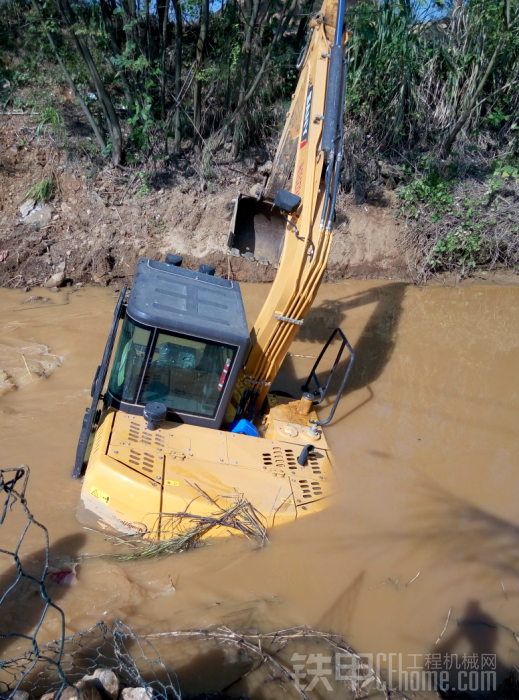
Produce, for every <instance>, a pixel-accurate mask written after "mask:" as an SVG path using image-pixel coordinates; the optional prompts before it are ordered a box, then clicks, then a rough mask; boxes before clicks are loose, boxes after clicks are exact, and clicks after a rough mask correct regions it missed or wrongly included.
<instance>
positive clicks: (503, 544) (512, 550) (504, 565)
mask: <svg viewBox="0 0 519 700" xmlns="http://www.w3.org/2000/svg"><path fill="white" fill-rule="evenodd" d="M413 503H414V507H411V508H410V509H409V510H408V513H407V515H406V516H405V519H404V520H403V522H402V524H403V529H402V531H401V532H399V533H396V532H391V533H388V532H387V533H385V534H384V535H381V536H382V537H383V538H387V537H391V538H395V537H396V538H400V539H407V540H409V541H410V542H416V545H417V547H420V548H421V549H423V547H424V546H426V547H427V548H428V549H430V548H432V549H433V551H434V550H436V552H437V553H438V555H439V557H440V559H442V560H447V561H449V562H462V563H464V564H471V565H475V566H477V567H478V568H479V569H481V570H482V571H483V572H485V571H486V572H488V574H489V575H491V576H492V577H493V578H495V576H496V575H497V576H514V577H518V576H519V526H518V525H517V524H516V523H514V522H512V521H510V520H507V519H505V518H502V517H500V516H498V515H494V514H493V513H491V512H489V511H487V510H485V509H483V508H480V507H479V506H477V505H474V504H473V503H471V502H469V501H467V500H465V499H463V498H460V497H459V496H455V495H453V494H452V493H449V492H448V491H446V490H445V489H443V488H441V487H440V486H438V485H437V484H435V483H434V482H433V481H431V480H429V479H426V477H423V476H420V481H419V483H418V485H417V487H416V488H415V490H414V498H413ZM514 597H515V596H514Z"/></svg>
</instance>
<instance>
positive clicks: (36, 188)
mask: <svg viewBox="0 0 519 700" xmlns="http://www.w3.org/2000/svg"><path fill="white" fill-rule="evenodd" d="M53 194H54V182H53V180H52V179H48V178H47V179H45V180H40V182H37V183H36V184H35V185H33V186H32V187H31V189H30V190H29V191H28V192H27V194H26V195H25V197H24V198H23V201H24V202H25V200H26V199H34V201H35V203H36V204H45V202H48V201H49V200H50V199H52V195H53Z"/></svg>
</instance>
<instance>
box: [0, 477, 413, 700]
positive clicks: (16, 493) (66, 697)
mask: <svg viewBox="0 0 519 700" xmlns="http://www.w3.org/2000/svg"><path fill="white" fill-rule="evenodd" d="M28 480H29V468H28V467H27V466H25V465H23V466H21V467H19V468H16V469H5V470H0V503H1V504H2V506H1V517H0V526H1V525H4V523H5V521H6V519H7V518H8V517H13V518H14V519H15V524H16V523H18V522H20V533H19V537H18V539H17V540H16V538H15V540H14V542H15V546H14V548H13V549H12V550H9V549H3V548H1V549H0V553H1V554H3V555H7V557H8V558H11V559H12V562H13V567H12V571H13V575H12V576H11V577H10V579H9V580H8V584H7V586H6V590H5V592H3V593H2V591H1V590H0V640H5V643H6V644H7V645H8V648H10V646H15V647H17V649H18V650H19V649H20V646H24V647H25V648H24V649H23V650H22V651H18V653H17V654H16V655H14V656H12V657H11V658H8V659H5V660H2V661H0V698H12V699H13V700H28V696H27V695H25V696H23V697H22V696H20V695H19V693H20V691H22V692H25V693H28V694H29V695H30V696H32V697H33V698H39V697H41V696H43V695H45V694H47V693H52V694H53V695H52V696H48V697H47V698H46V699H45V700H60V698H63V700H74V698H77V700H81V699H82V698H83V700H85V698H90V700H95V698H91V696H89V695H88V694H87V695H86V696H85V695H81V692H80V689H81V681H84V680H90V678H92V677H93V675H94V674H95V673H98V672H99V671H100V670H102V669H109V670H111V671H113V673H114V674H115V677H116V680H117V692H116V693H115V695H112V696H111V695H110V694H108V695H107V694H106V693H101V695H100V696H99V695H98V696H96V697H97V700H117V698H119V700H147V698H150V700H152V699H153V700H160V699H163V700H181V698H182V697H183V694H182V692H181V684H182V680H183V677H185V668H182V664H184V667H185V666H186V659H189V657H196V655H197V654H198V655H199V656H200V658H202V659H204V661H203V663H202V665H201V666H200V667H197V668H196V673H197V674H198V675H204V673H205V674H207V675H209V676H210V675H211V671H210V669H209V666H208V664H207V659H208V658H209V657H210V652H214V650H218V651H219V652H220V653H221V652H222V650H224V652H225V653H224V654H223V656H222V655H221V656H220V657H219V661H218V664H219V665H218V666H217V675H218V674H219V675H220V677H219V678H218V679H217V682H215V688H214V689H213V688H209V690H210V692H211V693H213V692H214V690H216V691H217V692H219V691H222V690H224V691H227V690H228V689H229V688H231V687H233V689H234V690H235V691H236V689H237V687H238V686H237V684H239V683H240V682H241V681H242V680H243V679H247V680H248V681H250V679H251V678H252V677H254V678H259V679H260V680H259V681H258V683H257V685H258V684H260V685H263V686H267V684H269V683H270V684H271V685H270V686H269V687H270V691H269V694H268V696H267V697H269V698H273V697H276V695H275V694H274V693H273V691H274V686H276V687H277V688H279V689H280V690H281V696H282V697H287V698H288V697H301V698H303V700H308V695H307V693H306V692H305V684H304V683H301V682H300V681H301V677H300V676H298V674H297V672H295V669H297V665H296V666H294V658H296V659H301V658H303V657H301V654H300V652H301V651H305V654H308V652H309V651H311V652H312V654H311V656H315V654H314V652H315V651H318V650H319V649H320V650H321V651H323V650H324V651H325V652H326V654H330V656H329V657H328V656H326V654H324V655H323V654H322V653H319V654H318V656H319V657H320V658H327V659H329V661H331V660H332V656H334V657H335V658H339V657H340V658H341V659H343V660H344V659H346V660H347V661H348V662H349V664H347V665H348V667H349V669H350V671H351V673H350V674H349V675H348V674H346V675H342V676H341V677H340V681H339V683H338V687H337V690H340V695H339V696H340V697H352V698H353V697H364V696H365V695H366V688H369V686H370V685H371V684H373V683H374V684H375V685H376V686H377V687H378V688H379V689H381V690H383V691H384V694H386V688H387V686H386V684H385V683H384V682H383V680H382V679H381V678H380V677H379V676H378V675H377V674H376V673H375V671H374V670H373V669H372V668H371V667H369V666H368V665H366V663H365V661H364V660H363V659H362V658H361V657H360V656H359V655H358V654H356V652H355V651H354V650H353V649H352V648H351V647H349V646H348V644H346V643H345V642H344V641H343V640H342V639H341V638H340V637H338V636H335V635H330V634H326V633H323V632H316V631H314V630H309V629H307V628H304V627H296V628H292V629H285V630H281V631H276V632H267V633H262V632H257V631H250V630H248V631H246V632H238V631H235V630H232V629H230V628H228V627H226V626H215V627H211V628H208V629H194V630H175V631H166V632H161V633H154V634H147V635H137V634H134V633H133V632H132V630H131V629H130V628H129V627H128V626H127V625H125V624H124V623H123V622H121V621H120V620H115V622H114V623H113V624H112V625H111V626H108V625H106V624H105V623H104V622H99V623H98V624H96V625H94V626H93V627H91V628H89V629H87V630H84V631H82V632H77V633H74V634H71V635H68V636H66V635H65V615H64V613H63V611H62V610H61V608H60V607H59V606H58V605H57V604H56V603H55V602H53V601H52V600H51V598H50V596H49V594H48V592H47V590H46V584H45V582H46V578H47V577H48V575H49V570H50V562H49V535H48V532H47V529H46V528H45V526H44V525H42V524H41V523H39V522H38V521H37V520H36V519H35V518H34V517H33V515H32V513H31V512H30V510H29V508H28V505H27V500H26V489H27V484H28ZM16 518H18V520H16ZM11 529H12V528H11ZM31 532H36V533H37V534H39V535H40V536H43V538H44V543H45V546H44V548H43V550H42V551H43V557H42V560H41V562H40V568H39V570H38V571H36V572H35V571H34V570H33V568H34V567H33V568H31V567H29V566H26V564H25V561H26V557H23V556H21V554H22V551H21V550H22V547H23V546H24V543H26V541H27V539H28V537H29V535H30V533H31ZM2 534H3V531H2V530H1V529H0V535H2ZM5 539H6V538H5V537H1V540H2V543H3V542H4V541H5ZM31 542H32V543H34V538H33V540H31ZM27 546H29V545H27ZM50 575H51V576H52V573H51V574H50ZM4 580H5V579H4ZM24 585H25V586H27V585H30V586H32V588H33V592H34V594H36V595H37V596H38V597H39V603H40V607H39V609H38V616H37V619H35V620H34V621H33V624H31V627H30V631H29V632H27V631H23V626H21V625H18V626H19V627H20V629H18V628H17V619H16V615H15V619H14V624H13V625H11V627H12V629H10V630H8V629H5V625H4V620H5V619H6V618H7V616H6V614H5V608H6V606H7V605H8V604H9V603H11V604H13V602H14V609H15V611H16V610H17V609H18V610H19V608H20V602H19V601H20V600H21V599H22V597H20V593H23V591H22V588H23V586H24ZM17 596H18V598H17ZM17 606H18V608H17ZM49 613H52V614H53V615H54V617H55V618H56V617H57V620H58V624H59V629H60V632H61V633H60V634H59V636H58V638H57V639H56V640H54V641H52V642H48V643H40V642H39V639H38V636H39V633H40V631H41V629H42V625H43V624H44V622H45V619H46V617H47V616H48V615H49ZM20 643H23V644H20ZM179 651H180V653H179ZM292 652H294V653H292ZM330 652H331V653H330ZM303 656H304V655H303ZM305 658H306V656H305ZM179 659H180V662H179V661H178V660H179ZM222 659H224V661H222ZM165 660H167V663H166V662H165ZM172 660H175V662H174V663H175V668H176V670H173V668H172V665H173V663H172ZM291 661H292V665H291V663H290V662H291ZM177 663H179V664H180V669H179V667H177V666H176V664H177ZM332 663H333V662H332ZM204 664H205V665H204ZM222 664H223V665H225V666H226V667H227V677H226V680H225V682H222V678H223V676H224V675H225V672H224V671H225V669H224V670H221V669H220V666H222ZM188 665H189V664H188ZM195 667H196V664H195ZM301 668H302V667H301ZM359 669H360V672H359ZM177 671H178V674H177ZM220 671H221V672H220ZM326 673H328V671H326ZM85 677H86V678H85ZM90 682H91V683H92V682H93V681H91V680H90ZM327 682H328V681H327ZM335 685H336V686H337V684H335ZM306 687H307V689H311V683H310V684H308V683H307V686H306ZM127 688H128V689H136V688H137V689H142V691H141V694H140V695H137V696H136V695H135V694H130V695H129V696H125V695H124V692H125V689H127ZM119 690H121V694H120V693H119ZM207 691H208V687H207V683H206V685H205V687H204V693H202V695H199V694H197V693H195V694H194V695H195V696H196V697H199V698H200V700H201V699H202V698H204V700H205V699H206V698H208V697H211V698H217V697H218V698H220V697H221V698H223V697H224V696H220V695H218V694H217V695H213V694H210V695H209V694H208V693H207ZM287 691H289V692H288V693H287ZM188 694H189V693H188ZM395 695H396V696H400V697H405V696H402V695H400V694H399V693H398V692H397V693H395ZM190 697H193V693H191V694H190ZM225 697H227V696H225ZM242 697H243V696H242ZM262 697H264V696H262ZM336 697H338V696H336ZM386 697H387V695H386Z"/></svg>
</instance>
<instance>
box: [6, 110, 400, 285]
mask: <svg viewBox="0 0 519 700" xmlns="http://www.w3.org/2000/svg"><path fill="white" fill-rule="evenodd" d="M0 120H1V123H2V129H1V131H0V153H1V161H0V284H1V285H2V286H9V287H16V288H24V287H32V286H39V285H42V284H45V282H48V281H49V278H51V277H52V276H53V275H55V274H56V273H57V272H59V271H60V270H63V271H64V283H69V284H70V283H73V284H77V283H83V284H84V283H96V284H100V285H107V284H115V285H120V284H122V283H123V282H125V281H128V280H129V279H131V276H132V274H133V271H134V268H135V264H136V261H137V259H138V258H139V257H141V256H148V257H152V258H155V259H161V258H163V256H164V255H165V254H166V253H167V252H174V253H179V254H181V255H183V256H184V264H185V265H186V266H187V267H191V268H193V269H196V268H197V267H198V265H199V264H200V263H201V262H203V263H206V264H212V265H215V266H216V268H217V274H219V275H222V276H225V277H227V276H230V277H232V278H233V279H236V280H239V281H254V282H260V281H265V282H268V281H271V280H272V279H273V278H274V275H275V272H276V270H275V269H274V267H272V266H270V265H266V266H265V265H261V264H259V263H258V262H255V261H249V260H246V259H243V258H235V257H230V256H229V255H228V252H227V247H226V241H227V234H228V232H229V226H230V222H231V217H232V211H233V206H234V204H233V200H234V199H235V197H236V196H237V195H238V193H239V192H244V193H246V194H248V193H249V191H250V189H251V188H252V187H254V185H255V184H256V183H258V182H261V180H262V176H261V175H260V174H259V173H258V172H255V171H256V170H257V166H256V164H255V162H254V160H252V159H244V161H243V162H242V163H238V164H236V163H232V162H228V163H225V162H224V163H222V164H220V165H219V167H218V179H217V181H216V182H210V183H203V182H201V180H200V178H199V177H198V176H197V175H196V173H195V172H194V171H193V170H192V169H190V168H189V167H187V168H186V164H185V163H184V164H182V163H180V164H176V165H175V164H171V166H170V168H169V169H168V171H167V172H166V173H165V174H164V177H163V180H162V181H160V179H159V182H158V184H157V185H156V186H155V187H156V189H153V188H151V189H150V190H149V192H145V196H138V193H139V189H140V188H139V187H138V185H139V182H138V180H136V176H135V171H130V170H122V171H121V170H113V169H111V168H108V167H107V168H105V169H104V170H102V171H100V172H97V173H96V174H95V175H92V172H93V171H92V168H91V167H90V165H91V164H89V163H88V162H87V163H84V162H81V161H75V162H67V153H66V151H65V150H63V149H61V150H58V149H56V148H55V147H53V146H52V143H50V141H49V140H48V139H42V140H41V141H38V139H37V138H36V136H34V137H33V138H29V139H26V138H21V134H22V130H23V131H24V133H25V132H26V131H27V127H26V124H27V120H28V117H27V116H25V115H0ZM22 144H24V145H22ZM251 160H252V165H251ZM87 166H88V167H87ZM190 173H191V174H190ZM44 178H51V179H53V181H54V183H55V187H54V196H53V197H52V199H51V200H50V201H49V202H48V204H47V205H46V206H44V207H42V208H41V209H37V210H36V211H33V213H32V214H30V215H29V216H28V217H27V218H25V219H23V217H22V215H21V212H20V206H21V205H22V204H23V201H24V197H25V196H26V194H27V192H28V191H29V189H30V188H31V187H33V186H34V185H35V184H36V183H38V182H40V181H41V180H43V179H44ZM140 194H141V195H142V194H143V192H142V190H141V193H140ZM22 219H23V220H22ZM400 230H401V229H400V228H399V224H398V223H397V222H395V218H394V210H393V207H392V200H391V193H389V194H388V197H387V198H382V199H381V200H379V201H377V202H372V203H369V202H368V203H365V204H362V205H360V206H356V205H355V204H354V203H353V200H352V198H351V197H350V196H347V195H344V194H343V195H341V197H340V199H339V206H338V211H337V222H336V229H335V238H334V243H333V248H332V253H331V257H330V261H329V264H328V270H327V273H326V278H325V279H326V281H339V280H341V279H344V278H348V277H381V278H389V279H392V278H403V277H406V274H407V273H406V270H407V266H406V263H405V256H404V253H403V252H402V251H403V249H402V247H401V245H400V239H401V235H400ZM48 283H49V282H48Z"/></svg>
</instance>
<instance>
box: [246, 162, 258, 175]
mask: <svg viewBox="0 0 519 700" xmlns="http://www.w3.org/2000/svg"><path fill="white" fill-rule="evenodd" d="M245 167H246V168H247V172H248V173H249V174H250V175H252V174H253V173H255V172H256V169H257V167H258V164H257V163H256V161H255V159H254V158H245Z"/></svg>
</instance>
